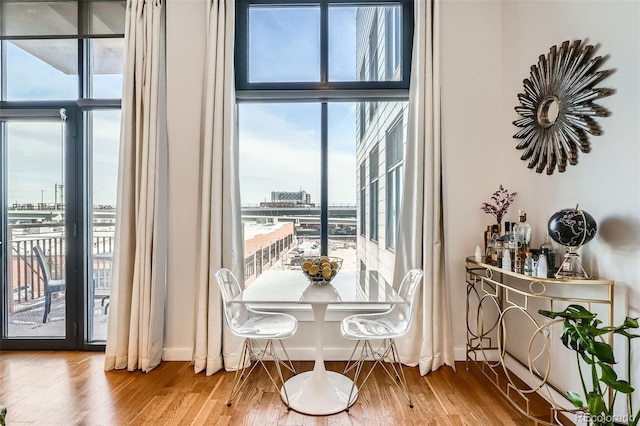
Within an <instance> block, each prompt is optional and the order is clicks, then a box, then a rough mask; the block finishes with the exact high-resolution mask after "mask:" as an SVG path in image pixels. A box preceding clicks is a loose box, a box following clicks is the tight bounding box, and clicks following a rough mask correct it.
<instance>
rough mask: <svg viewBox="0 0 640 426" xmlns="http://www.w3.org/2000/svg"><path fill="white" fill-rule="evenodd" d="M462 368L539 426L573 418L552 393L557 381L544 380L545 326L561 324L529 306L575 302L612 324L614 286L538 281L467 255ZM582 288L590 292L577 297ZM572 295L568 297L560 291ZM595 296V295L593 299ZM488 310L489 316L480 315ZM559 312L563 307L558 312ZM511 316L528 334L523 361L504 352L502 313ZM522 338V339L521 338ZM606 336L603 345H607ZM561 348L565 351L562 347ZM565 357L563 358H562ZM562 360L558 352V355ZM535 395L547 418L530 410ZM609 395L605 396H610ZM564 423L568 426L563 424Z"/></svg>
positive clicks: (547, 367) (547, 363) (595, 281)
mask: <svg viewBox="0 0 640 426" xmlns="http://www.w3.org/2000/svg"><path fill="white" fill-rule="evenodd" d="M466 284H467V300H466V326H467V345H466V368H467V370H468V369H469V365H470V364H473V365H475V366H476V367H478V368H479V369H480V371H481V372H482V373H483V374H484V375H485V377H487V379H489V380H490V381H491V382H492V383H493V385H494V386H496V387H497V388H498V390H499V391H500V393H501V394H502V395H503V396H504V397H505V398H506V399H507V400H508V401H509V402H510V403H511V404H512V405H513V407H514V408H516V409H517V410H518V411H520V412H521V413H522V414H524V415H525V416H527V417H529V418H530V419H532V420H533V421H534V422H535V424H539V425H562V424H565V423H563V420H562V419H563V418H564V419H566V417H564V414H570V413H573V414H577V413H580V412H582V411H583V410H581V409H572V408H568V407H572V406H571V404H570V402H569V401H568V400H566V399H565V398H562V401H560V400H559V398H558V397H557V396H556V393H558V394H560V395H565V393H566V389H562V387H561V386H560V385H558V384H557V383H552V382H551V381H550V371H551V364H552V355H553V353H554V352H553V350H552V349H553V348H552V345H551V344H550V342H551V340H553V338H554V337H555V338H558V340H559V337H557V336H554V337H551V338H550V337H549V336H550V335H551V327H552V326H553V325H554V324H557V323H559V322H562V320H561V319H558V320H553V321H550V320H549V319H548V318H546V317H542V316H541V315H540V314H538V313H537V310H536V311H531V310H530V309H531V308H532V305H534V304H536V303H537V304H543V305H544V309H548V310H558V309H556V308H554V306H557V305H561V304H564V305H566V304H571V303H576V304H581V305H584V306H585V307H586V308H587V309H589V310H593V306H602V308H600V309H606V310H607V316H608V321H609V322H608V325H611V324H613V312H614V310H613V300H614V299H613V294H614V293H613V292H614V282H613V281H611V280H607V279H600V278H592V279H583V280H580V279H556V278H539V277H532V276H527V275H522V274H519V273H516V272H511V271H507V270H503V269H501V268H498V267H495V266H492V265H488V264H486V263H482V262H478V261H476V260H475V259H474V258H473V257H467V258H466ZM585 286H586V287H587V288H589V289H590V291H583V292H582V293H583V294H584V293H587V295H583V294H581V292H580V289H584V288H585ZM569 291H575V292H574V293H573V294H572V295H571V296H567V295H566V294H564V293H567V292H569ZM576 295H577V296H576ZM593 295H595V296H593ZM489 309H491V312H486V311H488V310H489ZM562 309H563V308H562ZM513 312H516V313H519V314H521V315H522V316H523V318H525V319H527V320H529V321H530V322H531V324H532V330H533V333H532V334H531V336H529V337H528V338H529V345H528V348H527V349H528V353H527V355H526V359H521V358H522V356H521V357H518V356H517V355H516V354H514V353H512V352H511V351H509V350H508V349H507V347H506V346H507V340H506V336H507V326H508V322H509V321H508V320H506V316H507V315H511V313H513ZM519 331H522V330H519ZM521 336H522V339H526V338H527V336H525V335H524V332H523V334H521ZM611 340H612V339H611V337H609V343H610V344H612V343H613V342H612V341H611ZM562 349H564V350H566V349H565V348H562ZM565 355H566V354H565ZM559 356H562V354H559ZM507 362H509V363H511V362H515V363H517V364H519V365H521V366H522V367H523V368H525V369H527V370H528V371H529V375H530V377H528V380H529V381H530V383H534V385H531V384H529V385H524V383H525V382H524V381H523V380H522V379H520V378H518V377H517V376H515V375H514V373H513V372H511V371H510V370H509V369H508V368H507ZM533 393H537V394H538V395H540V396H541V397H542V398H544V399H545V400H546V401H547V402H548V403H549V404H550V407H551V408H550V411H549V414H548V416H547V415H545V416H540V415H539V414H537V415H536V414H534V413H533V412H532V409H531V395H532V394H533ZM610 397H611V395H610ZM567 424H570V423H567Z"/></svg>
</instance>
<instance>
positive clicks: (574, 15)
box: [440, 0, 640, 385]
mask: <svg viewBox="0 0 640 426" xmlns="http://www.w3.org/2000/svg"><path fill="white" fill-rule="evenodd" d="M441 12H442V13H441V18H442V20H441V25H442V27H441V28H442V29H441V35H442V43H441V46H442V55H441V64H440V66H441V70H442V97H443V99H442V105H443V143H444V156H445V163H444V180H445V196H446V202H445V208H446V209H447V212H446V213H447V214H446V215H445V217H446V218H447V219H448V223H447V224H446V237H447V239H446V241H447V261H448V267H447V271H448V276H449V284H450V288H451V291H450V295H451V301H452V306H453V307H454V310H453V314H452V315H453V322H454V345H455V349H456V355H457V358H458V359H461V358H462V356H463V354H464V344H465V328H464V324H465V317H464V311H463V309H458V310H456V308H455V307H456V306H464V305H463V304H462V301H463V300H464V299H465V296H466V295H465V276H464V258H465V257H466V256H470V255H473V250H474V248H475V246H476V245H480V246H482V232H483V230H484V229H486V225H488V224H490V223H492V222H493V220H492V216H490V215H487V214H485V213H483V212H482V211H481V210H480V205H481V203H482V202H484V201H488V198H489V197H490V195H491V194H492V192H493V191H495V190H496V189H497V187H498V185H500V184H503V185H504V186H505V187H506V188H508V189H509V190H510V191H517V192H518V195H517V197H516V200H515V203H514V205H513V206H512V207H511V208H510V210H509V213H508V215H507V220H513V221H515V220H517V219H516V213H517V210H518V209H523V210H525V211H526V212H527V221H528V222H529V223H530V224H531V226H532V229H533V235H532V243H533V244H532V246H533V247H538V246H539V245H540V244H541V243H542V242H543V241H544V236H545V232H546V224H547V221H548V219H549V217H550V216H551V215H552V214H553V213H554V212H555V211H557V210H560V209H562V208H568V207H574V206H575V205H576V204H578V203H579V204H580V207H581V208H583V209H584V210H586V211H588V212H589V213H591V215H592V216H593V217H594V218H595V219H596V221H597V222H598V226H599V231H598V235H597V236H596V238H595V239H594V240H593V241H592V242H591V243H589V244H588V245H586V246H585V247H583V248H582V249H581V250H580V252H581V253H582V258H583V262H584V264H585V267H586V268H587V269H588V270H589V271H590V272H591V273H593V274H595V275H598V276H601V277H603V278H608V279H612V280H614V281H615V282H616V318H617V321H620V319H621V318H624V315H626V314H630V315H633V316H638V315H639V314H640V262H639V260H640V171H639V170H640V143H639V142H640V127H639V122H640V120H639V118H640V85H639V80H640V64H639V57H640V1H638V0H629V1H609V0H606V1H605V0H602V1H506V0H505V1H456V0H449V1H445V2H443V3H442V10H441ZM576 39H582V40H587V41H588V42H589V43H590V44H598V45H599V48H598V54H600V55H608V56H609V58H608V59H607V61H606V62H605V65H604V67H603V69H612V68H613V69H615V70H616V71H615V73H614V74H613V75H612V76H610V77H608V78H607V79H605V80H604V81H602V82H601V83H600V84H598V86H599V87H607V88H613V89H615V90H616V93H615V94H614V95H613V96H611V97H608V98H604V99H602V100H599V101H597V103H598V104H600V105H602V106H604V107H605V108H607V109H608V110H609V111H610V112H611V116H610V117H607V118H598V119H597V121H598V123H599V124H600V125H601V127H602V129H603V131H604V134H603V135H602V136H590V137H589V140H590V141H591V147H592V150H591V152H590V153H588V154H582V153H579V157H578V164H577V165H576V166H568V167H567V171H566V172H565V173H558V172H557V171H556V172H555V173H554V174H553V175H551V176H547V175H545V174H544V173H543V174H537V173H535V171H533V170H530V169H528V168H527V167H526V162H525V161H522V160H520V155H521V153H520V151H518V150H516V149H515V145H516V143H517V142H516V140H515V139H513V134H515V133H516V131H517V130H518V128H516V127H515V126H514V125H513V124H512V122H513V121H514V120H515V119H517V118H519V117H518V115H517V113H516V112H515V111H514V107H515V106H516V105H518V100H517V97H516V96H517V94H518V93H520V92H522V80H523V79H524V78H528V77H529V68H530V66H531V65H533V64H535V63H537V60H538V56H539V55H542V54H547V53H548V51H549V48H550V47H551V46H552V45H559V44H560V43H562V42H563V41H565V40H570V41H573V40H576ZM639 346H640V345H636V347H635V350H636V361H635V363H632V365H634V370H635V374H634V381H635V383H636V385H637V384H638V383H640V367H638V365H640V364H639V363H638V362H637V357H638V356H640V352H638V351H640V347H639Z"/></svg>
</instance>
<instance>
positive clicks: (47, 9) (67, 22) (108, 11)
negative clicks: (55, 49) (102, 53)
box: [0, 0, 126, 37]
mask: <svg viewBox="0 0 640 426" xmlns="http://www.w3.org/2000/svg"><path fill="white" fill-rule="evenodd" d="M79 5H82V6H84V7H87V8H88V14H87V16H88V20H87V22H86V25H84V26H83V28H84V32H85V33H86V34H104V35H106V34H109V35H110V34H124V23H125V5H126V1H124V0H121V1H80V0H78V1H42V0H38V1H28V0H21V1H10V2H5V1H2V2H0V17H1V19H2V21H1V22H0V35H2V36H12V37H16V36H50V37H58V36H63V35H64V36H77V35H80V32H81V31H80V30H79V28H78V19H79V16H82V13H81V12H80V10H79V8H78V6H79Z"/></svg>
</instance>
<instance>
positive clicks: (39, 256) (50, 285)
mask: <svg viewBox="0 0 640 426" xmlns="http://www.w3.org/2000/svg"><path fill="white" fill-rule="evenodd" d="M33 253H34V254H35V256H36V260H37V261H38V266H40V271H42V275H43V279H44V315H43V317H42V322H43V323H46V322H47V316H49V312H51V295H52V294H53V293H57V292H60V291H65V289H66V288H67V285H66V284H65V281H64V280H52V279H51V272H50V271H49V265H48V264H47V262H46V260H45V258H44V253H43V252H42V249H41V248H40V246H34V247H33Z"/></svg>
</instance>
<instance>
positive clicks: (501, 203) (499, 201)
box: [480, 185, 518, 225]
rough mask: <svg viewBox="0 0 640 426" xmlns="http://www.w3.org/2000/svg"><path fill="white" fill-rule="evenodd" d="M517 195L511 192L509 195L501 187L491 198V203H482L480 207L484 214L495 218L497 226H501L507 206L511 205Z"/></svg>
mask: <svg viewBox="0 0 640 426" xmlns="http://www.w3.org/2000/svg"><path fill="white" fill-rule="evenodd" d="M517 194H518V193H517V192H512V193H511V194H509V191H507V190H506V189H505V188H504V187H503V186H502V185H500V187H498V190H497V191H496V192H494V193H493V195H492V196H491V200H492V202H491V203H482V206H481V207H480V208H481V209H482V211H484V212H485V213H489V214H492V215H493V216H494V217H495V218H496V222H497V223H498V225H500V224H502V219H503V218H504V216H505V215H506V214H507V210H509V206H510V205H511V203H513V199H514V198H515V197H516V195H517Z"/></svg>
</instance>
